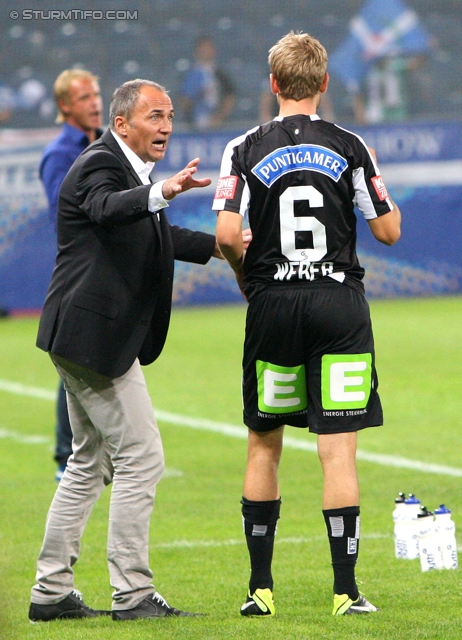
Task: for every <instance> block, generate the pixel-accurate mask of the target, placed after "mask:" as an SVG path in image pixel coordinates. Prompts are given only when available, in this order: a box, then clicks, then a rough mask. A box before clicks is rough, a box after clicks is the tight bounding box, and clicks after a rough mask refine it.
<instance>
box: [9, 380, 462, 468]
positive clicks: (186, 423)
mask: <svg viewBox="0 0 462 640" xmlns="http://www.w3.org/2000/svg"><path fill="white" fill-rule="evenodd" d="M0 391H6V392H7V393H13V394H15V395H19V396H29V397H32V398H38V399H41V400H53V401H54V400H56V392H54V391H50V390H48V389H43V388H41V387H31V386H28V385H25V384H22V383H20V382H11V381H9V380H2V379H0ZM155 413H156V416H157V418H158V419H159V420H162V421H164V422H169V423H170V424H177V425H180V426H182V427H189V428H190V429H199V430H201V431H211V432H213V433H219V434H221V435H224V436H229V437H231V438H239V439H241V440H245V439H247V429H246V427H238V426H236V425H233V424H228V423H226V422H215V421H213V420H207V419H206V418H191V417H189V416H184V415H180V414H177V413H170V412H169V411H162V410H161V409H155ZM31 437H34V436H31ZM284 446H285V447H288V448H290V449H298V450H300V451H310V452H312V453H316V451H317V448H316V444H315V443H314V442H308V441H306V440H299V439H298V438H292V437H290V436H285V437H284ZM356 457H357V459H358V460H364V461H365V462H372V463H374V464H379V465H382V466H384V467H397V468H398V469H412V470H414V471H422V472H423V473H435V474H440V475H443V476H452V477H455V478H461V477H462V469H459V468H458V467H447V466H445V465H442V464H433V463H430V462H422V461H420V460H410V459H409V458H403V457H402V456H390V455H386V454H380V453H369V452H368V451H363V450H361V449H358V451H357V454H356Z"/></svg>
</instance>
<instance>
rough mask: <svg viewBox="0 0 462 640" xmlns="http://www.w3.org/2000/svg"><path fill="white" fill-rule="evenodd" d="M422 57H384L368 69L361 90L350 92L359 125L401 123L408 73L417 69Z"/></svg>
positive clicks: (406, 105) (405, 115) (405, 107)
mask: <svg viewBox="0 0 462 640" xmlns="http://www.w3.org/2000/svg"><path fill="white" fill-rule="evenodd" d="M424 60H425V57H424V56H411V57H406V56H393V55H390V56H384V57H383V58H379V59H378V60H377V61H376V63H375V64H374V65H372V66H371V67H370V69H369V72H368V74H367V76H366V77H365V79H364V89H363V91H362V92H360V93H356V94H354V95H353V107H354V112H355V118H356V121H357V122H358V124H378V123H381V122H402V121H404V120H406V119H407V118H408V117H409V115H410V113H409V97H408V87H409V82H410V80H409V76H410V75H411V74H412V73H413V72H415V71H417V69H418V68H419V67H420V66H421V65H422V63H423V61H424Z"/></svg>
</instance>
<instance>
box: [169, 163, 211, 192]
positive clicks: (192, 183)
mask: <svg viewBox="0 0 462 640" xmlns="http://www.w3.org/2000/svg"><path fill="white" fill-rule="evenodd" d="M199 162H200V159H199V158H194V160H191V162H188V164H187V165H186V167H185V168H184V169H182V170H181V171H179V172H178V173H177V174H175V175H174V176H172V177H171V178H168V179H167V180H166V181H165V182H164V184H163V186H162V195H163V196H164V198H165V199H166V200H173V198H174V197H175V196H177V195H178V194H179V193H184V192H185V191H188V190H189V189H193V188H196V187H208V186H209V184H211V183H212V181H211V179H210V178H202V179H201V180H195V179H194V178H193V175H194V174H195V173H196V172H197V165H198V164H199Z"/></svg>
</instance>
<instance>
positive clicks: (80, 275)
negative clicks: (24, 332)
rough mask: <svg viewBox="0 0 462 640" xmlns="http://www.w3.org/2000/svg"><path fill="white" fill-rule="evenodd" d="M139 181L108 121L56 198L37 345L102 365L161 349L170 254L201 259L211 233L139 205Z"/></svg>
mask: <svg viewBox="0 0 462 640" xmlns="http://www.w3.org/2000/svg"><path fill="white" fill-rule="evenodd" d="M150 188H151V187H150V185H142V184H141V181H140V179H139V177H138V175H137V174H136V172H135V171H134V169H133V168H132V166H131V164H130V163H129V161H128V160H127V158H126V156H125V155H124V153H123V152H122V150H121V148H120V146H119V145H118V143H117V141H116V140H115V139H114V137H113V135H112V133H111V132H110V131H106V132H105V133H104V134H103V136H102V137H101V138H100V140H97V141H96V142H94V143H93V144H91V145H90V146H89V147H87V149H86V150H85V151H84V152H83V153H82V154H81V155H80V156H79V157H78V158H77V160H76V161H75V163H74V164H73V166H72V167H71V169H70V170H69V173H68V174H67V176H66V178H65V179H64V181H63V183H62V186H61V191H60V196H59V205H58V254H57V258H56V266H55V268H54V271H53V275H52V278H51V283H50V287H49V289H48V294H47V297H46V300H45V304H44V307H43V311H42V315H41V318H40V326H39V331H38V337H37V346H38V347H39V348H40V349H43V350H44V351H50V352H52V353H54V354H56V355H59V356H62V357H63V358H66V359H67V360H70V361H71V362H75V363H77V364H79V365H82V366H84V367H87V368H89V369H92V370H94V371H97V372H99V373H102V374H104V375H107V376H109V377H111V378H114V377H119V376H121V375H122V374H124V373H125V372H126V371H127V370H128V369H129V368H130V367H131V365H132V364H133V362H134V361H135V359H136V358H137V357H138V358H139V360H140V362H141V364H149V363H151V362H153V361H154V360H155V359H156V358H157V357H158V356H159V354H160V353H161V351H162V348H163V345H164V342H165V338H166V336H167V330H168V325H169V320H170V309H171V302H172V281H173V266H174V259H177V260H184V261H187V262H196V263H199V264H205V263H206V262H207V261H208V260H209V258H210V257H211V256H212V253H213V250H214V246H215V238H214V236H212V235H209V234H206V233H202V232H198V231H190V230H188V229H182V228H180V227H175V226H171V225H170V224H169V223H168V221H167V218H166V215H165V213H164V211H160V212H159V219H158V216H157V215H156V214H155V213H154V214H152V213H150V212H149V211H148V209H147V206H148V195H149V190H150Z"/></svg>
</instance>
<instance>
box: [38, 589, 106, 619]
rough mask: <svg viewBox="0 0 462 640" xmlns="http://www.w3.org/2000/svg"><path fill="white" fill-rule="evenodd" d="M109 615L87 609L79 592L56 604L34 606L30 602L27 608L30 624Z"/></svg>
mask: <svg viewBox="0 0 462 640" xmlns="http://www.w3.org/2000/svg"><path fill="white" fill-rule="evenodd" d="M110 615H111V612H110V611H100V610H98V609H90V607H87V605H86V604H85V602H84V601H83V599H82V594H81V593H80V591H72V593H70V594H69V595H68V596H67V597H66V598H64V600H61V602H58V603H57V604H35V603H34V602H31V605H30V607H29V620H30V621H31V622H47V621H49V620H58V619H59V620H63V619H65V618H97V617H98V616H110Z"/></svg>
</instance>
